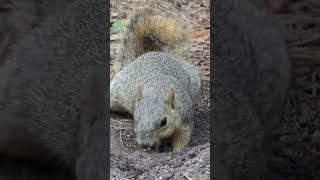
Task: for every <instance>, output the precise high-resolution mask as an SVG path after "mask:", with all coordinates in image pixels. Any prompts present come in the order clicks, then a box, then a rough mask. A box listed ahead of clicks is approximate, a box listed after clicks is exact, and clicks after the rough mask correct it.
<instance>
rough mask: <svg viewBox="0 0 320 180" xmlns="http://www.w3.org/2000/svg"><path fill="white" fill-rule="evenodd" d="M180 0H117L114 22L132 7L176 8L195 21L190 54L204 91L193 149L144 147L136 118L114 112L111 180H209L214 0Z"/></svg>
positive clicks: (178, 14)
mask: <svg viewBox="0 0 320 180" xmlns="http://www.w3.org/2000/svg"><path fill="white" fill-rule="evenodd" d="M180 2H181V3H178V4H177V3H174V2H171V1H160V0H155V1H148V2H147V1H144V0H140V1H137V0H127V1H121V2H118V1H111V20H110V21H111V23H113V22H114V21H115V20H117V19H123V18H126V16H127V13H128V12H130V11H131V10H132V9H134V8H136V7H139V8H142V7H145V6H148V7H152V8H154V9H155V10H160V11H161V10H163V11H167V12H171V13H173V14H174V16H175V17H179V19H183V20H187V19H189V21H187V22H191V25H192V29H193V31H194V34H193V36H192V43H190V44H192V45H191V46H190V48H189V51H188V53H187V54H186V56H187V57H186V58H187V59H188V60H191V62H192V63H193V64H194V65H196V66H197V67H198V68H199V69H201V79H202V91H201V99H200V101H199V103H198V105H197V108H196V112H195V117H194V121H195V129H194V133H193V136H192V142H191V144H190V147H188V148H187V149H186V150H184V151H183V152H181V153H173V152H172V151H171V149H170V148H168V147H170V146H164V147H163V148H161V149H162V152H160V153H159V152H155V151H152V152H146V151H144V150H143V149H141V148H139V147H138V144H137V142H136V140H135V133H134V129H133V128H134V124H133V120H132V117H130V116H125V115H119V114H113V113H112V114H111V117H110V121H111V124H110V125H111V130H110V132H111V133H110V134H111V139H110V143H111V144H110V159H111V162H110V166H111V169H110V173H111V175H110V179H159V180H164V179H191V178H192V179H209V176H210V173H209V172H210V144H209V141H210V132H209V128H210V122H209V108H210V102H209V101H210V98H209V97H210V94H209V80H210V47H209V28H210V25H209V24H210V23H209V22H210V21H209V20H210V16H209V13H210V10H209V0H203V1H201V0H197V1H193V2H184V1H180ZM186 12H188V13H186ZM190 20H191V21H190ZM119 38H120V37H119V35H118V34H117V33H112V32H111V39H112V40H113V42H115V43H117V42H119ZM111 53H112V54H113V55H112V56H113V57H115V56H116V53H117V52H116V50H114V51H111ZM111 63H112V62H111ZM113 73H114V72H113ZM111 77H112V75H111Z"/></svg>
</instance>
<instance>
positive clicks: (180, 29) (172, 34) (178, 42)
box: [118, 9, 190, 68]
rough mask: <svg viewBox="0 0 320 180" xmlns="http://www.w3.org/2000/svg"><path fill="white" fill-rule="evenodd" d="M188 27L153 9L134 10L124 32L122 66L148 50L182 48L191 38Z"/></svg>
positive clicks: (120, 61)
mask: <svg viewBox="0 0 320 180" xmlns="http://www.w3.org/2000/svg"><path fill="white" fill-rule="evenodd" d="M186 29H187V28H186V27H185V24H183V23H182V22H178V21H176V20H175V19H171V18H169V17H165V16H162V15H161V16H160V15H158V14H156V13H155V12H153V11H152V10H151V9H141V10H138V11H136V12H134V13H133V14H132V15H131V16H130V17H129V22H128V24H127V31H126V32H125V33H124V34H123V39H122V44H123V47H122V48H121V49H120V52H119V59H118V62H119V63H120V66H121V68H123V67H124V66H126V65H127V64H129V63H131V62H132V61H134V59H136V58H137V57H139V56H140V55H142V54H144V53H146V52H150V51H162V52H169V51H170V52H172V51H173V50H175V49H176V48H177V47H179V48H181V47H182V44H183V43H185V42H187V41H188V39H189V38H190V37H189V34H190V33H189V31H188V30H186ZM170 52H169V53H170ZM170 54H175V53H170Z"/></svg>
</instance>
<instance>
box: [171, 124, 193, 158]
mask: <svg viewBox="0 0 320 180" xmlns="http://www.w3.org/2000/svg"><path fill="white" fill-rule="evenodd" d="M191 135H192V124H191V123H183V124H182V125H181V126H180V127H179V128H177V129H176V130H175V131H174V133H173V134H172V137H171V139H172V147H173V151H174V152H181V151H182V150H183V149H184V148H186V147H187V146H188V144H189V142H190V140H191Z"/></svg>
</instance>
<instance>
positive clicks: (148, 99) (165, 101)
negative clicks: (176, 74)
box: [134, 85, 182, 148]
mask: <svg viewBox="0 0 320 180" xmlns="http://www.w3.org/2000/svg"><path fill="white" fill-rule="evenodd" d="M134 121H135V132H136V135H137V141H138V144H139V145H140V146H142V147H156V148H157V147H158V146H159V144H160V141H161V140H162V139H165V138H168V137H170V136H171V135H172V134H173V133H174V131H175V129H176V128H178V127H179V126H180V125H181V121H182V120H181V115H180V107H179V100H178V96H177V94H176V90H175V88H174V87H173V86H171V87H170V88H169V89H168V90H167V92H166V94H165V95H159V94H153V95H151V96H150V95H149V96H144V94H143V87H142V86H141V85H139V86H138V88H137V91H136V95H135V111H134Z"/></svg>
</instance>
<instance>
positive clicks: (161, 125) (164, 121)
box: [160, 118, 167, 127]
mask: <svg viewBox="0 0 320 180" xmlns="http://www.w3.org/2000/svg"><path fill="white" fill-rule="evenodd" d="M166 125H167V118H164V119H162V120H161V123H160V127H164V126H166Z"/></svg>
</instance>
